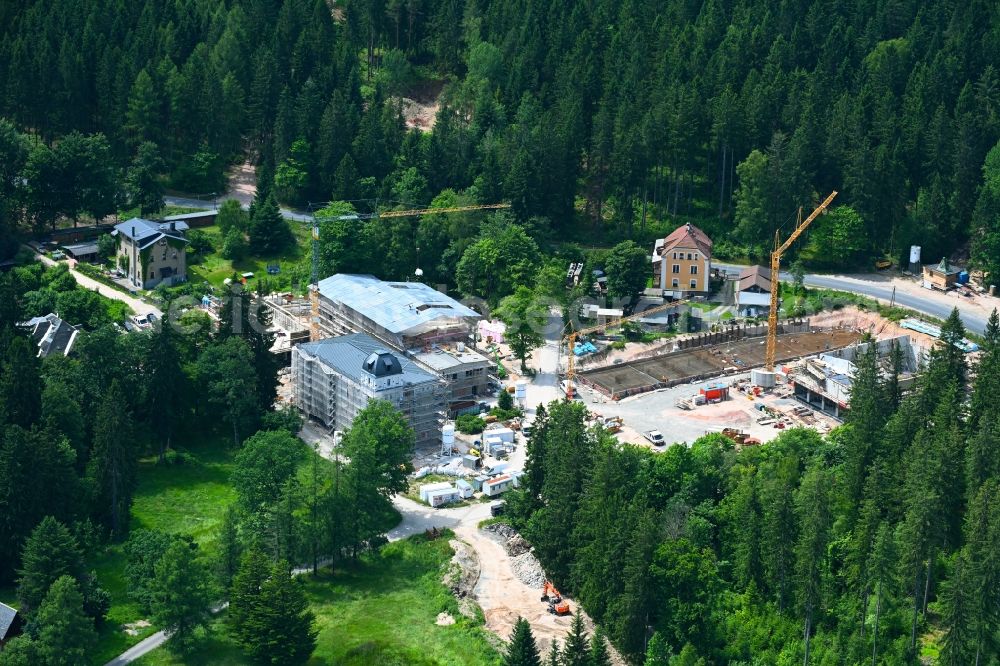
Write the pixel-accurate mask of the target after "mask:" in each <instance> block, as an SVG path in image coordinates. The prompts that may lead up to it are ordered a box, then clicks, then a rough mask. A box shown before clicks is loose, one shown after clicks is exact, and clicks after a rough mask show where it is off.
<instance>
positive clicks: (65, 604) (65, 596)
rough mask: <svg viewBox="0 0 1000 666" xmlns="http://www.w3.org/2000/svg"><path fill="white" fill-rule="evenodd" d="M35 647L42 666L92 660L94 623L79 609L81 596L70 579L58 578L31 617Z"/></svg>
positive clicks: (95, 635)
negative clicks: (35, 637)
mask: <svg viewBox="0 0 1000 666" xmlns="http://www.w3.org/2000/svg"><path fill="white" fill-rule="evenodd" d="M34 625H35V626H37V627H38V632H37V633H38V637H37V639H36V640H35V648H36V650H37V655H38V657H39V663H42V664H46V666H77V665H78V664H84V663H87V662H89V661H91V660H92V658H93V648H94V645H95V643H96V642H97V632H95V631H94V621H93V620H92V619H91V618H90V617H88V616H87V614H86V613H85V612H84V609H83V594H81V592H80V587H79V585H78V584H77V582H76V580H74V579H73V577H71V576H60V577H59V578H58V579H56V581H55V582H54V583H52V586H51V587H50V588H49V590H48V593H47V594H46V595H45V599H44V600H43V601H42V603H41V606H39V607H38V613H37V614H36V615H35V618H34Z"/></svg>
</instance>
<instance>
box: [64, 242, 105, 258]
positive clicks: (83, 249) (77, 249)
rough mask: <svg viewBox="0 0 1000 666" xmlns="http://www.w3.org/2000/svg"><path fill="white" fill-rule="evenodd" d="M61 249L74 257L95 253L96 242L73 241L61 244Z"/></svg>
mask: <svg viewBox="0 0 1000 666" xmlns="http://www.w3.org/2000/svg"><path fill="white" fill-rule="evenodd" d="M62 249H63V250H65V251H66V252H68V253H69V254H71V255H73V256H74V257H77V256H83V255H88V254H97V243H96V242H93V241H91V242H87V243H73V244H72V245H63V246H62Z"/></svg>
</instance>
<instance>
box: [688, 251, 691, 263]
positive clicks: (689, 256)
mask: <svg viewBox="0 0 1000 666" xmlns="http://www.w3.org/2000/svg"><path fill="white" fill-rule="evenodd" d="M688 261H691V253H690V252H688Z"/></svg>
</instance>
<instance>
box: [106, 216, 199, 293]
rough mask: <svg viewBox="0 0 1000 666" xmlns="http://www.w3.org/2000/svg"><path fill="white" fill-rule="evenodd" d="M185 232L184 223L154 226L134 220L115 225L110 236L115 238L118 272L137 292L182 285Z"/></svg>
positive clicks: (184, 275) (184, 263)
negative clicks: (120, 271)
mask: <svg viewBox="0 0 1000 666" xmlns="http://www.w3.org/2000/svg"><path fill="white" fill-rule="evenodd" d="M187 230H188V225H187V223H186V222H182V221H174V222H154V221H152V220H144V219H142V218H138V217H134V218H132V219H131V220H128V221H127V222H122V223H120V224H116V225H115V229H114V231H112V232H111V233H112V235H114V236H116V237H117V238H118V252H117V258H116V263H117V265H118V268H119V269H120V270H122V271H124V273H125V275H126V277H127V278H128V281H129V282H130V283H131V284H132V285H133V286H135V287H136V288H137V289H152V288H153V287H155V286H157V285H159V284H166V285H167V286H172V285H175V284H179V283H181V282H184V281H185V280H187V257H186V250H187V244H188V240H187V238H185V236H184V232H186V231H187Z"/></svg>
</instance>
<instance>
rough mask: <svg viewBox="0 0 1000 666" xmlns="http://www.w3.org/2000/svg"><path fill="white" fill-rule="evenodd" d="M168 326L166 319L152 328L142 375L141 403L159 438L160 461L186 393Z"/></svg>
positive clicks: (163, 456)
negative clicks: (143, 396)
mask: <svg viewBox="0 0 1000 666" xmlns="http://www.w3.org/2000/svg"><path fill="white" fill-rule="evenodd" d="M172 329H173V326H172V325H171V323H170V322H161V323H160V325H159V326H158V327H157V328H156V329H155V330H154V331H153V334H152V340H151V341H150V347H149V351H148V353H147V356H146V363H145V368H144V369H145V373H144V374H143V378H144V379H145V380H146V381H145V386H144V389H145V397H146V401H145V402H146V404H147V409H148V411H149V421H150V425H151V426H152V427H153V432H155V433H156V436H157V438H158V440H159V445H160V446H159V458H160V460H161V461H163V460H164V458H165V456H166V453H167V450H168V449H169V448H170V444H171V439H172V437H173V431H174V425H175V423H176V422H177V421H178V420H179V419H180V418H181V416H182V415H181V410H182V405H183V396H184V395H186V393H187V385H186V384H187V378H186V376H185V375H184V371H183V370H182V369H181V359H180V353H179V351H178V349H177V343H176V342H175V341H174V333H173V330H172Z"/></svg>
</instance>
